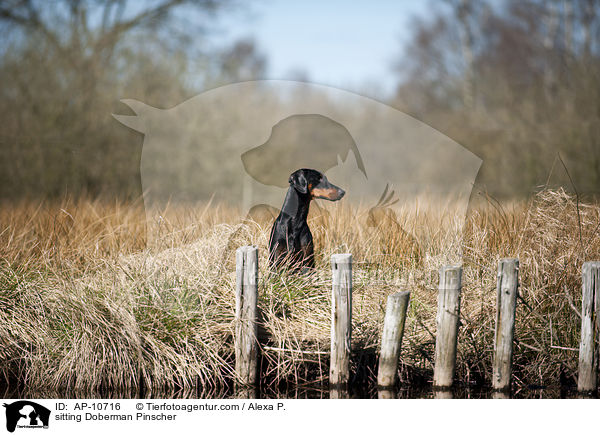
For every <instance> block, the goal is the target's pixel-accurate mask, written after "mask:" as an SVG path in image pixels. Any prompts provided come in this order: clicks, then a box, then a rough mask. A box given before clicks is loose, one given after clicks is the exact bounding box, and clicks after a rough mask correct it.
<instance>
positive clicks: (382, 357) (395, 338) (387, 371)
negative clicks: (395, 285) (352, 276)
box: [377, 291, 410, 388]
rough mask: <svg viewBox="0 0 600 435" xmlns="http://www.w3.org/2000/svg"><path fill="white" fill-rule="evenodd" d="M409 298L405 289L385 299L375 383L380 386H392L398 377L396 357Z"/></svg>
mask: <svg viewBox="0 0 600 435" xmlns="http://www.w3.org/2000/svg"><path fill="white" fill-rule="evenodd" d="M409 298H410V292H408V291H405V292H398V293H394V294H392V295H389V296H388V299H387V307H386V311H385V320H384V322H383V332H382V334H381V353H380V354H379V370H378V372H377V384H378V385H379V387H381V388H392V387H394V385H395V384H396V381H397V379H398V358H399V357H400V348H401V347H402V335H403V334H404V323H405V320H406V309H407V308H408V299H409Z"/></svg>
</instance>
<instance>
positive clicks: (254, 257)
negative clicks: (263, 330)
mask: <svg viewBox="0 0 600 435" xmlns="http://www.w3.org/2000/svg"><path fill="white" fill-rule="evenodd" d="M235 260H236V264H235V272H236V288H235V373H236V384H237V385H240V386H249V385H255V384H256V380H257V367H258V341H257V338H256V337H257V314H258V308H257V305H258V248H257V247H256V246H243V247H241V248H239V249H237V250H236V252H235Z"/></svg>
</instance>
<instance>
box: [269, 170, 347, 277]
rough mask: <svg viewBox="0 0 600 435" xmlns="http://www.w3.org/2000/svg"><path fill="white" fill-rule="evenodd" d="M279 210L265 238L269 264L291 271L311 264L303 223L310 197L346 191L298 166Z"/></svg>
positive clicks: (334, 195)
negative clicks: (267, 237)
mask: <svg viewBox="0 0 600 435" xmlns="http://www.w3.org/2000/svg"><path fill="white" fill-rule="evenodd" d="M288 181H289V183H290V187H289V189H288V191H287V194H286V195H285V200H284V201H283V207H281V213H279V216H278V217H277V219H276V220H275V223H274V224H273V229H272V230H271V237H270V240H269V265H270V266H273V265H275V266H277V267H279V266H281V265H283V264H285V263H287V264H289V265H290V268H291V269H292V270H294V271H299V270H302V269H303V268H313V267H314V265H315V259H314V248H313V238H312V234H311V233H310V229H309V228H308V224H307V223H306V217H307V216H308V207H309V205H310V201H311V200H312V199H316V198H321V199H327V200H329V201H337V200H339V199H341V198H342V197H343V196H344V194H345V193H346V192H344V191H343V190H342V189H340V188H339V187H337V186H334V185H333V184H331V183H330V182H329V181H328V180H327V177H326V176H325V175H323V174H322V173H320V172H319V171H315V170H314V169H298V170H297V171H296V172H294V173H292V175H290V178H289V180H288Z"/></svg>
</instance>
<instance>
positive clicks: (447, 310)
mask: <svg viewBox="0 0 600 435" xmlns="http://www.w3.org/2000/svg"><path fill="white" fill-rule="evenodd" d="M461 285H462V267H461V266H443V267H442V268H440V284H439V294H438V311H437V319H436V320H437V334H436V340H435V368H434V370H433V386H434V388H438V389H444V388H450V387H451V386H452V383H453V380H454V367H455V365H456V345H457V338H458V324H459V317H460V291H461Z"/></svg>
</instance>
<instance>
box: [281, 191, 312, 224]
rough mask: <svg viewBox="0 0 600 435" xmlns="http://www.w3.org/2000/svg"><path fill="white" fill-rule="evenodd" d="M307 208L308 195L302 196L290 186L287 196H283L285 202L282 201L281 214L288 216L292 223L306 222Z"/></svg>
mask: <svg viewBox="0 0 600 435" xmlns="http://www.w3.org/2000/svg"><path fill="white" fill-rule="evenodd" d="M309 206H310V195H308V194H305V195H303V194H301V193H299V192H298V191H297V190H296V189H294V188H293V187H291V186H290V188H289V189H288V191H287V194H286V195H285V201H283V208H282V209H281V213H283V214H286V215H288V216H290V217H291V218H292V219H293V220H294V221H304V222H306V218H307V216H308V208H309Z"/></svg>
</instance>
